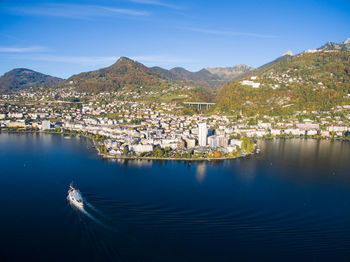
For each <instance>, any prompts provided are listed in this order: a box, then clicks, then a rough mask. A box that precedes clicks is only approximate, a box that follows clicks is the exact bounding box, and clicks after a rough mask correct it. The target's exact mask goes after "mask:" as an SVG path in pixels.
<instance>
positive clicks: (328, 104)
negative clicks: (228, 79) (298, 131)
mask: <svg viewBox="0 0 350 262" xmlns="http://www.w3.org/2000/svg"><path fill="white" fill-rule="evenodd" d="M252 75H255V76H257V78H256V80H252V81H253V82H259V83H260V84H261V85H260V87H259V88H252V87H251V86H248V85H245V86H243V85H242V84H241V82H233V83H230V84H226V85H224V86H223V87H222V88H221V89H220V91H219V94H218V97H217V102H218V106H217V109H218V110H220V111H224V112H229V113H235V112H236V113H237V112H240V111H241V112H243V114H246V115H255V114H257V113H258V114H269V115H280V114H291V113H293V112H295V111H299V110H310V111H312V110H329V109H331V108H332V107H334V106H337V105H342V104H349V103H350V101H349V98H348V94H349V93H350V51H346V50H319V51H317V52H313V53H311V52H310V53H301V54H299V55H296V56H285V57H282V58H280V59H277V60H275V61H274V62H272V63H269V64H267V65H264V66H263V67H261V68H258V69H257V70H255V71H253V72H251V74H250V76H252ZM246 79H249V77H247V78H246Z"/></svg>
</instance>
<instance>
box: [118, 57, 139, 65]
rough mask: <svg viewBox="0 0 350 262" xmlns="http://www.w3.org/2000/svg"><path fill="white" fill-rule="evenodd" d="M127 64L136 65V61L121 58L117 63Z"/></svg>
mask: <svg viewBox="0 0 350 262" xmlns="http://www.w3.org/2000/svg"><path fill="white" fill-rule="evenodd" d="M125 63H136V61H134V60H132V59H130V58H128V57H126V56H121V57H120V58H119V59H118V60H117V62H115V65H118V64H125Z"/></svg>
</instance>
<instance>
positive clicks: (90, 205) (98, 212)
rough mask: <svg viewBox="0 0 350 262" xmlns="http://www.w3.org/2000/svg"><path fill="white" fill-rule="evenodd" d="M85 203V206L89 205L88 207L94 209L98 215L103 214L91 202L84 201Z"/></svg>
mask: <svg viewBox="0 0 350 262" xmlns="http://www.w3.org/2000/svg"><path fill="white" fill-rule="evenodd" d="M85 205H86V206H87V207H89V209H91V210H92V211H94V212H95V213H96V214H98V215H100V216H102V217H104V216H105V215H104V214H103V213H102V212H101V211H100V210H98V209H97V208H96V207H94V206H93V205H92V204H91V203H89V202H87V201H85Z"/></svg>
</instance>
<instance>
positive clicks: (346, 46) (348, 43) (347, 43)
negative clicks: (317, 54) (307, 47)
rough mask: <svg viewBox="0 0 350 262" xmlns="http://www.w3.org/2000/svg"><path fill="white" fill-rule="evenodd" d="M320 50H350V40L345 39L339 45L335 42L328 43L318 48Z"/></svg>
mask: <svg viewBox="0 0 350 262" xmlns="http://www.w3.org/2000/svg"><path fill="white" fill-rule="evenodd" d="M318 50H350V38H347V39H345V40H344V41H343V42H341V43H339V44H337V43H334V42H327V43H326V44H324V45H323V46H321V47H320V48H318Z"/></svg>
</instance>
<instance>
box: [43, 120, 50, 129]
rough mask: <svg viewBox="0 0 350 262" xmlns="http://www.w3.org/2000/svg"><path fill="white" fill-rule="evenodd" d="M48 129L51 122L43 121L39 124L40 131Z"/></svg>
mask: <svg viewBox="0 0 350 262" xmlns="http://www.w3.org/2000/svg"><path fill="white" fill-rule="evenodd" d="M50 128H51V122H50V121H49V120H44V121H43V122H42V123H41V129H42V130H47V129H50Z"/></svg>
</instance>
